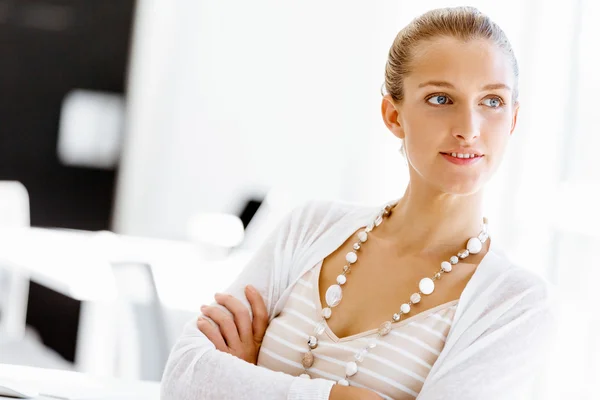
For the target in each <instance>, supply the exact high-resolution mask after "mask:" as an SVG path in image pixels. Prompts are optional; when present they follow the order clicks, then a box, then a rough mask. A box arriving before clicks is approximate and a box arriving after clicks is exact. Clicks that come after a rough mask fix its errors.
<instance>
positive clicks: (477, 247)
mask: <svg viewBox="0 0 600 400" xmlns="http://www.w3.org/2000/svg"><path fill="white" fill-rule="evenodd" d="M395 205H396V204H388V205H386V206H385V208H384V209H383V210H381V212H379V213H378V214H377V216H376V217H375V220H374V221H373V222H372V223H370V224H369V225H368V226H367V227H366V228H364V229H362V230H360V231H359V232H358V233H357V237H358V240H357V241H356V242H355V243H354V244H353V245H352V251H350V252H349V253H347V254H346V264H345V265H344V267H343V269H342V273H341V274H340V275H338V276H337V278H336V284H334V285H331V286H330V287H329V288H328V289H327V292H326V294H325V301H326V302H327V307H324V308H323V310H322V312H321V321H320V322H319V323H318V324H317V326H316V327H315V329H314V332H313V333H314V334H313V335H311V336H309V337H308V340H307V344H308V351H307V352H306V353H304V355H303V356H302V367H303V368H304V372H303V373H302V374H301V375H300V377H302V378H308V379H310V375H308V370H309V369H310V368H311V367H312V366H313V364H314V361H315V356H314V354H313V352H312V351H313V350H315V349H316V348H317V347H318V346H319V337H321V336H322V335H323V334H324V333H325V329H326V327H327V320H328V319H329V318H331V315H332V309H333V308H335V307H337V306H338V305H339V304H340V302H341V301H342V297H343V296H342V287H343V286H344V284H346V281H347V275H348V274H350V272H351V271H352V265H353V264H355V263H356V262H357V261H358V252H359V251H361V250H362V248H363V246H364V245H365V243H366V241H367V239H368V237H369V233H371V232H372V231H373V230H374V229H376V228H377V227H378V226H379V225H381V223H382V222H383V221H384V220H385V219H387V218H388V217H389V216H390V215H391V214H392V210H393V208H394V206H395ZM488 238H489V235H488V229H487V219H486V218H484V219H483V228H482V230H481V232H480V233H479V235H478V236H477V237H473V238H470V239H469V240H468V241H467V245H466V249H463V250H461V251H459V252H458V253H457V254H456V255H454V256H452V257H450V260H449V261H443V262H442V263H441V266H440V270H439V271H438V272H436V273H435V275H433V278H428V277H427V278H423V279H421V281H420V282H419V291H417V292H415V293H413V294H412V295H411V296H410V300H409V301H408V302H407V303H403V304H402V305H401V306H400V310H399V312H397V313H394V314H393V315H392V317H391V319H390V320H387V321H385V322H383V323H382V324H381V325H380V326H379V328H378V330H377V337H376V338H375V339H374V340H373V341H371V342H370V343H369V344H368V345H367V346H366V347H364V348H362V349H360V350H359V351H358V352H356V353H355V354H354V359H353V360H352V361H349V362H347V363H346V368H345V374H344V375H345V378H344V379H340V380H339V381H338V382H337V383H338V384H339V385H343V386H348V385H350V378H351V377H352V376H354V375H356V373H357V372H358V370H359V364H360V363H362V362H363V361H364V359H365V357H366V356H367V354H368V353H369V350H372V349H374V348H375V347H377V340H379V339H381V338H382V337H383V336H385V335H387V334H388V333H390V332H391V330H392V324H393V323H394V322H399V321H400V320H401V319H402V316H404V315H406V314H409V313H410V312H411V309H412V306H413V305H415V304H418V303H419V302H420V301H421V295H426V296H427V295H430V294H432V293H433V292H434V290H435V281H436V280H439V279H441V278H442V276H443V275H444V274H447V273H450V272H451V271H452V267H453V266H454V265H456V264H458V262H459V261H460V260H464V259H465V258H467V257H468V256H469V255H470V254H477V253H479V252H480V251H481V249H482V248H483V244H484V243H485V242H486V241H487V240H488Z"/></svg>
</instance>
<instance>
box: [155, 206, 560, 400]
mask: <svg viewBox="0 0 600 400" xmlns="http://www.w3.org/2000/svg"><path fill="white" fill-rule="evenodd" d="M390 204H391V203H390ZM381 209H382V207H381V208H380V207H377V208H372V207H368V208H367V207H360V206H356V205H351V204H345V203H337V202H322V201H313V202H309V203H307V204H306V205H304V206H302V207H299V208H297V209H295V210H294V211H292V212H291V213H290V214H289V215H288V216H287V217H286V218H285V219H284V221H283V222H282V223H281V224H280V225H279V226H278V228H277V229H276V230H275V231H274V232H273V233H272V234H271V236H270V237H269V239H268V240H267V241H266V242H265V244H264V245H263V246H262V247H261V248H260V249H259V250H258V251H257V253H256V254H255V255H254V257H253V258H252V260H251V261H250V262H249V264H248V265H247V266H246V267H245V269H244V270H243V271H242V273H241V274H240V275H239V276H238V277H237V279H236V280H235V282H233V284H232V285H231V286H230V287H229V289H228V290H227V291H226V293H230V294H232V295H234V296H235V297H237V298H238V299H240V300H242V301H243V302H244V304H246V305H247V306H248V308H250V306H249V304H248V302H247V300H246V298H245V295H244V287H245V286H246V285H248V284H252V285H253V286H254V287H256V288H257V289H258V290H259V292H260V293H261V294H262V296H263V298H264V299H265V301H266V304H267V308H268V311H269V321H270V320H272V319H273V318H275V317H276V316H277V315H278V314H279V313H280V312H281V310H282V308H283V306H284V304H285V302H286V300H287V298H288V296H289V294H290V292H291V290H292V288H293V286H294V284H295V282H296V281H297V280H298V279H299V278H300V277H301V276H302V275H303V274H304V273H305V272H306V271H307V270H308V269H310V268H311V267H312V266H314V265H315V264H316V263H317V262H319V261H320V260H322V259H323V258H325V257H326V256H328V255H329V254H331V253H332V252H333V251H334V250H336V249H337V248H338V247H340V246H341V245H342V244H343V243H344V242H345V241H346V240H347V239H348V237H350V236H351V235H352V233H354V232H355V231H356V230H358V229H359V228H361V227H363V226H366V225H368V223H369V222H371V221H373V219H374V217H375V216H376V214H377V213H378V212H379V211H380V210H381ZM552 288H553V287H552V286H551V285H550V284H549V283H548V282H547V281H546V280H544V279H543V278H542V277H540V276H538V275H536V274H534V273H532V272H530V271H528V270H526V269H523V268H521V267H518V266H515V265H513V264H511V263H510V261H508V259H507V258H506V257H505V256H504V255H503V254H502V253H501V252H500V251H499V250H498V249H496V247H495V246H494V245H493V241H492V243H491V244H490V249H489V251H488V253H487V254H486V255H485V257H484V258H483V260H482V262H481V264H480V265H479V266H478V268H477V270H476V271H475V273H474V274H473V276H472V278H471V279H470V281H469V283H468V284H467V286H466V287H465V289H464V291H463V293H462V295H461V296H460V300H459V302H458V308H457V310H456V314H455V317H454V321H453V323H452V326H451V328H450V331H449V333H448V337H447V341H446V344H445V346H444V348H443V350H442V352H441V354H440V355H439V357H438V359H437V361H436V362H435V364H434V365H433V368H432V369H431V371H430V373H429V375H428V376H427V378H426V380H425V383H424V385H423V387H422V389H421V392H420V394H419V396H418V397H417V399H418V400H442V399H443V400H481V399H486V400H496V399H498V400H499V399H511V400H512V399H519V398H521V397H522V396H525V395H526V394H527V390H528V388H529V387H530V384H531V383H532V379H531V378H533V377H534V372H535V369H536V367H537V366H539V365H540V363H541V361H542V360H543V356H544V353H545V351H546V350H547V346H548V345H549V344H550V343H549V340H550V339H553V338H554V333H555V331H556V322H557V321H556V317H555V308H554V306H553V303H554V300H553V299H555V296H553V295H551V293H553V291H552V290H551V289H552ZM333 384H334V382H332V381H328V380H325V379H312V380H308V379H303V378H299V377H294V376H290V375H286V374H284V373H282V372H274V371H270V370H267V369H265V368H261V367H258V366H255V365H252V364H249V363H247V362H245V361H243V360H241V359H238V358H236V357H234V356H232V355H230V354H226V353H222V352H220V351H218V350H216V349H215V346H214V345H213V344H212V343H211V342H210V341H209V340H208V339H207V338H206V336H204V335H203V334H202V333H201V332H200V331H199V330H198V329H197V328H196V320H195V319H194V320H193V321H190V322H189V323H188V324H187V325H186V327H185V329H184V332H183V335H182V336H181V337H180V338H179V340H178V341H177V343H176V345H175V347H174V348H173V350H172V352H171V355H170V357H169V360H168V362H167V366H166V369H165V372H164V376H163V380H162V385H161V399H163V400H200V399H208V400H212V399H214V400H226V399H236V400H240V399H288V400H301V399H302V400H313V399H314V400H327V399H328V398H329V393H330V390H331V387H332V385H333Z"/></svg>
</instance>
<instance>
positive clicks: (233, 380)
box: [161, 324, 333, 400]
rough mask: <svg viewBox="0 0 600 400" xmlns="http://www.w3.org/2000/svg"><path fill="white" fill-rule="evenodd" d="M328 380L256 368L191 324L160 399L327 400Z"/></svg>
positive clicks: (172, 357) (170, 363)
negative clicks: (226, 351)
mask: <svg viewBox="0 0 600 400" xmlns="http://www.w3.org/2000/svg"><path fill="white" fill-rule="evenodd" d="M332 385H333V382H332V381H326V380H323V379H313V380H306V379H303V378H298V377H293V376H291V375H287V374H284V373H282V372H275V371H271V370H268V369H266V368H262V367H257V366H256V365H253V364H250V363H247V362H245V361H243V360H240V359H239V358H237V357H234V356H232V355H230V354H227V353H223V352H220V351H217V350H216V349H214V346H213V345H212V344H211V343H210V341H208V340H207V339H206V338H205V337H204V336H203V335H202V334H201V333H200V332H199V331H198V330H197V329H195V328H193V326H192V325H191V324H189V325H188V326H187V327H186V334H185V335H184V336H183V337H182V338H181V339H180V340H179V341H178V343H177V344H176V346H175V348H174V349H173V351H172V353H171V355H170V357H169V361H168V362H167V366H166V368H165V373H164V375H163V380H162V384H161V399H162V400H200V399H202V400H211V399H219V400H226V399H259V398H264V399H274V400H276V399H282V400H327V399H329V394H330V393H329V392H330V390H331V386H332Z"/></svg>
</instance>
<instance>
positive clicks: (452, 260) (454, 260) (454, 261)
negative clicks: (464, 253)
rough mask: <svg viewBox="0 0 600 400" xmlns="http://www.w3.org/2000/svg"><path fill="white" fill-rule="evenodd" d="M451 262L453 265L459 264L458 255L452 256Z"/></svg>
mask: <svg viewBox="0 0 600 400" xmlns="http://www.w3.org/2000/svg"><path fill="white" fill-rule="evenodd" d="M450 264H452V265H456V264H458V257H456V256H452V257H450Z"/></svg>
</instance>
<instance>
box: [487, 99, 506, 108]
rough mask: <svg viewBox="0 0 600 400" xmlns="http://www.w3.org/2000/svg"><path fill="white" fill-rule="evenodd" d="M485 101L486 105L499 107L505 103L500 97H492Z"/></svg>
mask: <svg viewBox="0 0 600 400" xmlns="http://www.w3.org/2000/svg"><path fill="white" fill-rule="evenodd" d="M488 100H489V103H487V104H486V101H488ZM483 103H484V104H485V105H486V106H488V107H491V108H498V107H500V106H502V105H503V104H504V103H503V102H502V99H501V98H500V97H490V98H489V99H485V100H483Z"/></svg>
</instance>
